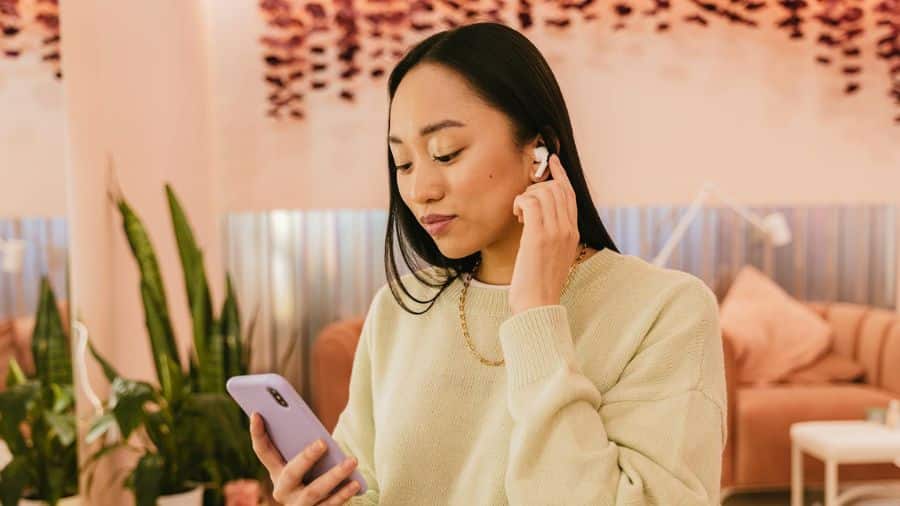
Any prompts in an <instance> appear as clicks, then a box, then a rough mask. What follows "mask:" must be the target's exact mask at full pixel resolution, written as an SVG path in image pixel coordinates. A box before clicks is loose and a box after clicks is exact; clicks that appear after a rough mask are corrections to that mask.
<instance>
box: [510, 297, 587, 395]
mask: <svg viewBox="0 0 900 506" xmlns="http://www.w3.org/2000/svg"><path fill="white" fill-rule="evenodd" d="M499 333H500V345H501V346H502V347H503V357H504V361H505V362H506V371H507V379H508V381H509V386H510V387H512V388H517V387H521V386H525V385H527V384H529V383H532V382H533V381H536V380H538V379H541V378H543V377H546V376H548V375H550V374H552V373H553V372H555V371H557V370H559V369H560V368H565V367H569V364H573V363H574V356H575V345H574V343H573V342H572V331H571V329H570V328H569V316H568V312H567V311H566V307H565V306H563V305H560V304H557V305H549V306H538V307H533V308H531V309H527V310H525V311H522V312H521V313H518V314H516V315H513V316H512V317H510V318H508V319H507V320H505V321H504V322H503V323H501V324H500V331H499Z"/></svg>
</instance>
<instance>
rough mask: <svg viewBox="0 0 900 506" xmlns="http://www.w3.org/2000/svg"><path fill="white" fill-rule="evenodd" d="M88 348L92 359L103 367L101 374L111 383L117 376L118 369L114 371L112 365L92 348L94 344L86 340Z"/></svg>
mask: <svg viewBox="0 0 900 506" xmlns="http://www.w3.org/2000/svg"><path fill="white" fill-rule="evenodd" d="M88 349H89V350H90V352H91V355H93V357H94V360H96V361H97V362H99V363H100V367H101V368H102V369H103V375H104V376H106V380H107V381H109V382H110V383H112V382H113V381H114V380H115V379H116V378H118V377H119V373H118V371H116V370H115V369H114V368H113V366H112V365H111V364H110V363H109V362H107V361H106V359H105V358H103V357H102V356H101V355H100V353H99V352H98V351H97V350H96V349H95V348H94V345H93V344H92V343H91V342H90V341H88Z"/></svg>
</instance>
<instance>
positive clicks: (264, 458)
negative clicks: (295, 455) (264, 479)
mask: <svg viewBox="0 0 900 506" xmlns="http://www.w3.org/2000/svg"><path fill="white" fill-rule="evenodd" d="M250 438H251V441H252V446H253V452H254V453H256V456H257V457H258V458H259V460H260V462H262V464H263V466H265V467H266V470H268V471H269V476H271V477H272V479H273V481H274V480H275V478H276V477H277V476H278V475H279V474H280V473H281V470H282V469H283V468H284V459H283V458H281V454H280V453H278V450H277V449H276V448H275V445H273V444H272V440H271V439H269V434H268V433H267V432H266V428H265V427H264V425H263V419H262V416H261V415H260V414H259V413H253V416H251V417H250Z"/></svg>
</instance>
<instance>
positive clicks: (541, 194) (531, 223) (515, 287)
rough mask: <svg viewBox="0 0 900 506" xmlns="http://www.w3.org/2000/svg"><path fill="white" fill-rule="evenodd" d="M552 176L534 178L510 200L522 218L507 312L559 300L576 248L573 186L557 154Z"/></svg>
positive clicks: (576, 208) (577, 241)
mask: <svg viewBox="0 0 900 506" xmlns="http://www.w3.org/2000/svg"><path fill="white" fill-rule="evenodd" d="M550 174H552V175H553V179H550V180H547V181H542V182H539V183H534V184H532V185H531V186H529V187H528V188H527V189H526V190H525V192H524V193H522V194H521V195H519V196H517V197H516V198H515V200H513V214H515V215H516V216H518V218H519V222H520V223H522V222H523V221H524V223H525V230H524V231H523V232H522V239H521V240H520V242H519V252H518V253H517V254H516V264H515V267H513V275H512V281H511V282H510V287H509V307H510V310H511V311H512V314H516V313H520V312H522V311H525V310H527V309H531V308H533V307H538V306H546V305H554V304H559V300H560V297H561V295H562V290H563V285H564V284H565V282H566V277H567V276H568V274H569V268H570V267H571V266H572V263H573V262H574V261H575V258H576V256H577V254H578V251H577V249H578V243H579V240H580V237H579V234H578V207H577V205H576V202H575V190H573V189H572V184H571V183H570V182H569V177H568V176H567V175H566V171H565V170H564V169H563V167H562V164H561V163H560V161H559V158H558V157H557V156H556V155H553V156H551V157H550Z"/></svg>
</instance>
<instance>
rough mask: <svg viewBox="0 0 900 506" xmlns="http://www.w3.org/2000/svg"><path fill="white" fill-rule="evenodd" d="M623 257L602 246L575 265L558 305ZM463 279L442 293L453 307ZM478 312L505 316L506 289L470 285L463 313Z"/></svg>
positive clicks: (507, 305)
mask: <svg viewBox="0 0 900 506" xmlns="http://www.w3.org/2000/svg"><path fill="white" fill-rule="evenodd" d="M621 258H622V255H621V254H620V253H616V252H615V251H613V250H612V249H609V248H603V249H601V250H599V251H597V252H596V253H594V255H592V256H591V257H589V258H587V259H586V260H584V261H582V262H581V263H580V264H578V267H576V268H575V272H574V273H573V274H572V281H571V282H570V283H569V287H568V288H567V289H566V291H565V292H563V294H562V297H561V298H560V304H562V305H566V304H567V303H568V302H569V301H571V300H572V297H573V294H575V293H577V292H580V291H581V290H582V289H584V287H585V286H587V285H589V284H591V283H595V282H597V281H599V280H600V279H602V278H605V277H606V275H607V273H608V272H609V271H610V270H611V268H612V267H613V265H614V264H615V263H616V262H617V261H618V260H620V259H621ZM462 288H463V280H462V278H457V279H455V280H453V283H451V284H450V286H448V287H447V288H446V289H445V290H444V294H443V295H442V296H441V298H443V297H444V296H447V299H446V300H447V302H448V303H450V304H452V305H453V307H454V308H456V307H458V304H459V294H460V292H462ZM476 313H477V314H481V315H486V316H499V317H508V316H509V315H510V310H509V288H508V287H503V288H498V287H490V286H478V285H473V284H471V283H470V284H469V288H468V289H467V290H466V314H476Z"/></svg>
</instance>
